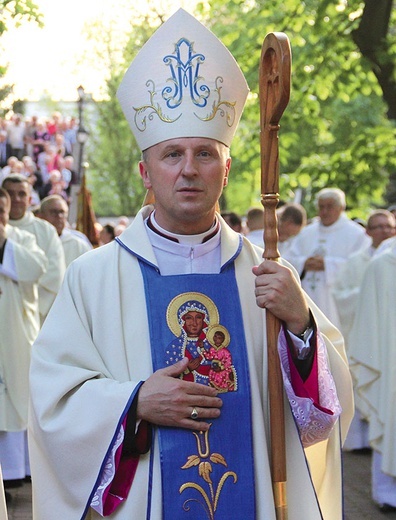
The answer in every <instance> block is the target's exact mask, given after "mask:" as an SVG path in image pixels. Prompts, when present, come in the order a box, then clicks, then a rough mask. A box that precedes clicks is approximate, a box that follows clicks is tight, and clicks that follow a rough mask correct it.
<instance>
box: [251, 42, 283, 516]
mask: <svg viewBox="0 0 396 520" xmlns="http://www.w3.org/2000/svg"><path fill="white" fill-rule="evenodd" d="M290 75H291V51H290V44H289V40H288V38H287V36H286V35H285V34H284V33H279V32H276V33H270V34H268V35H267V36H266V37H265V39H264V43H263V46H262V51H261V61H260V70H259V98H260V129H261V133H260V147H261V203H262V205H263V206H264V253H263V258H265V259H266V260H272V261H275V262H277V261H278V260H279V251H278V230H277V218H276V207H277V205H278V202H279V193H278V192H279V140H278V131H279V121H280V119H281V117H282V114H283V112H284V110H285V108H286V107H287V104H288V103H289V99H290ZM279 330H280V323H279V320H278V319H277V318H276V317H275V316H274V315H273V314H272V313H271V312H269V311H267V343H268V394H269V409H270V425H271V436H270V438H271V475H272V487H273V492H274V503H275V512H276V518H277V520H287V499H286V448H285V425H284V402H283V393H284V392H283V381H282V375H281V369H280V363H279V356H278V349H277V344H278V335H279Z"/></svg>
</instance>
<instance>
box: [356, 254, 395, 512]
mask: <svg viewBox="0 0 396 520" xmlns="http://www.w3.org/2000/svg"><path fill="white" fill-rule="evenodd" d="M395 274H396V245H394V246H393V247H392V248H390V249H387V250H386V251H385V252H383V253H382V254H380V255H378V256H377V257H374V258H373V259H372V261H371V262H370V263H369V265H368V266H367V269H366V271H365V274H364V278H363V282H362V285H361V289H360V297H359V301H358V306H357V310H356V317H355V320H354V323H353V327H352V330H351V333H350V336H349V337H350V345H349V356H350V359H351V363H352V365H353V369H354V377H355V378H356V392H357V394H358V395H359V406H361V409H362V413H363V414H364V416H365V417H367V418H368V421H369V442H370V445H371V447H372V448H373V462H372V497H373V500H374V501H375V502H376V503H377V504H378V505H379V506H380V507H381V509H383V510H385V511H387V510H389V509H390V508H392V507H393V509H395V508H396V444H395V438H396V415H395V413H394V412H395V406H396V400H395V399H396V377H395V366H396V321H395V319H394V313H395V306H396V276H395Z"/></svg>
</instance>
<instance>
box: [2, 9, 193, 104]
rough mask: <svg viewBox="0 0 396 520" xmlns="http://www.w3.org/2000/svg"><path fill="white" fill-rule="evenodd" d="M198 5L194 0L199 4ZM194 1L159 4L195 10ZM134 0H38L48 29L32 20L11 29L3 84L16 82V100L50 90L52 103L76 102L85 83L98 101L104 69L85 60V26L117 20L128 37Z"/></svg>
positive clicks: (4, 46) (5, 41) (6, 36)
mask: <svg viewBox="0 0 396 520" xmlns="http://www.w3.org/2000/svg"><path fill="white" fill-rule="evenodd" d="M195 1H196V0H195ZM195 1H194V0H179V1H176V0H175V1H173V0H166V1H165V0H163V1H161V0H158V1H157V2H156V3H157V4H158V5H160V6H161V7H163V5H164V2H165V4H166V5H167V6H169V13H170V14H171V13H173V12H174V11H175V10H176V9H177V8H178V7H183V8H185V9H187V10H189V11H190V12H192V8H193V5H194V3H195ZM130 2H131V0H129V2H126V1H124V0H34V3H35V4H37V5H38V7H39V9H40V11H41V12H42V14H43V17H44V24H45V25H44V28H41V29H40V28H39V27H38V26H37V25H36V24H35V23H33V22H23V23H22V24H21V26H19V27H11V26H9V25H8V26H9V27H10V29H9V30H8V31H7V32H6V33H4V34H3V36H2V37H1V41H0V50H1V64H2V65H3V64H6V65H8V70H7V74H6V75H5V77H4V79H3V82H4V83H6V84H14V94H15V98H16V99H27V100H32V101H34V100H38V99H40V97H41V96H42V95H43V94H44V93H45V92H47V93H48V94H49V95H50V96H51V97H52V98H53V99H54V100H56V101H58V100H64V101H73V100H76V99H77V87H78V86H79V85H82V86H83V87H84V89H85V91H86V92H88V93H90V94H92V96H93V97H94V98H95V99H96V98H98V97H100V87H101V85H102V84H103V77H104V71H103V70H101V69H100V66H98V63H97V60H91V61H90V62H89V61H88V62H87V61H85V62H84V63H83V62H82V58H83V57H84V56H85V55H86V53H87V51H89V49H90V47H91V46H92V42H90V41H89V39H88V38H87V35H86V33H85V31H84V26H86V25H89V24H90V23H92V22H93V21H94V20H96V19H98V18H99V19H103V20H105V21H106V23H110V21H114V23H116V24H117V28H118V31H117V32H118V33H119V34H124V33H125V30H126V24H127V22H129V18H130V15H129V14H127V13H128V9H129V8H128V7H126V6H127V5H128V4H129V6H130V5H131V3H130ZM132 3H133V4H134V7H137V6H139V7H140V8H141V9H142V10H144V9H145V7H146V6H147V4H148V2H147V1H145V0H132Z"/></svg>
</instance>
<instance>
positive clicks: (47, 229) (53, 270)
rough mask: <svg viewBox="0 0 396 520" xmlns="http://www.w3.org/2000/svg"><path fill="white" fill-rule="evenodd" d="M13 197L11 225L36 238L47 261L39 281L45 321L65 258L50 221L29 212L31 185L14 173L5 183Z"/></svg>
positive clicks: (59, 282)
mask: <svg viewBox="0 0 396 520" xmlns="http://www.w3.org/2000/svg"><path fill="white" fill-rule="evenodd" d="M3 188H5V189H6V190H7V191H8V193H9V194H10V197H11V212H10V225H11V226H14V227H17V228H19V229H22V230H24V231H28V232H29V233H32V234H33V235H34V236H35V237H36V241H37V244H38V246H39V247H40V249H42V250H43V251H44V252H45V254H46V256H47V259H48V265H47V270H46V272H45V273H44V274H43V275H42V276H41V277H40V280H39V311H40V320H41V322H43V321H44V320H45V318H46V316H47V314H48V311H49V310H50V308H51V305H52V304H53V302H54V300H55V296H56V295H57V293H58V291H59V288H60V286H61V283H62V281H63V276H64V274H65V269H66V265H65V255H64V253H63V248H62V244H61V241H60V239H59V237H58V235H57V233H56V231H55V229H54V227H53V226H51V225H50V224H49V223H48V222H44V221H43V220H42V219H39V218H37V217H35V216H34V215H33V213H32V212H31V211H29V210H28V208H29V206H30V193H31V192H30V190H31V186H30V184H29V183H28V182H27V180H26V177H24V176H23V175H18V174H12V175H9V176H8V177H7V178H6V179H4V181H3Z"/></svg>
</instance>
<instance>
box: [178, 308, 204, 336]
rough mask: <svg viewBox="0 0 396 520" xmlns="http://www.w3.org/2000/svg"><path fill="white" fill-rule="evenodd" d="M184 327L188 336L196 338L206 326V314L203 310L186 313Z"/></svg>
mask: <svg viewBox="0 0 396 520" xmlns="http://www.w3.org/2000/svg"><path fill="white" fill-rule="evenodd" d="M183 319H184V323H185V325H184V329H185V331H186V332H187V336H188V337H193V338H196V337H197V336H199V335H200V334H201V332H202V329H203V327H204V315H203V314H202V313H201V312H196V311H190V312H188V313H187V314H185V315H184V317H183Z"/></svg>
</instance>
